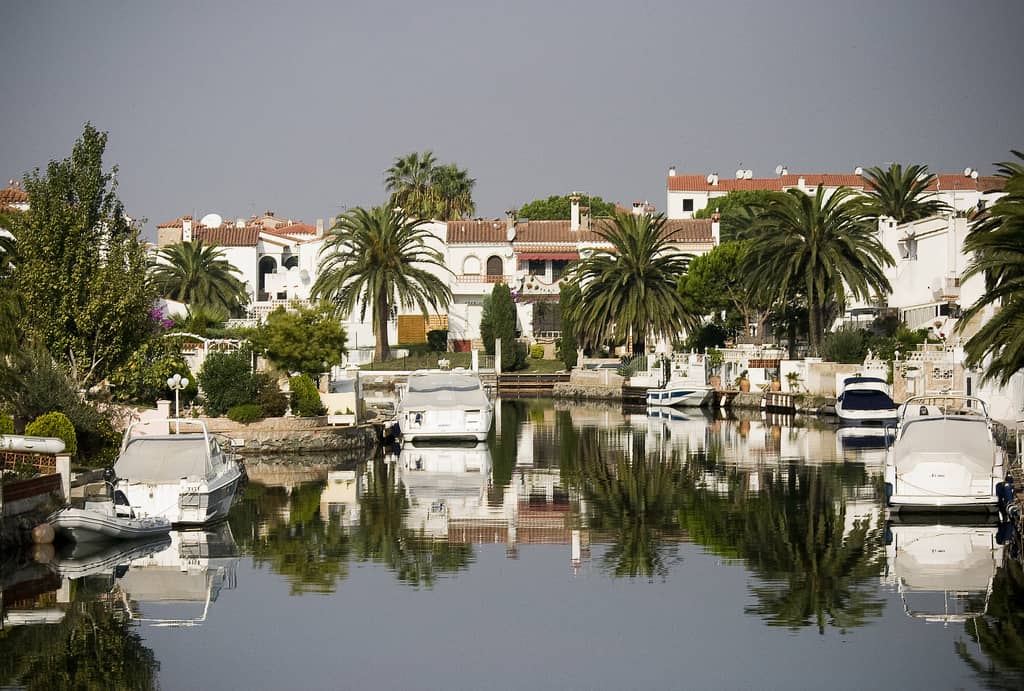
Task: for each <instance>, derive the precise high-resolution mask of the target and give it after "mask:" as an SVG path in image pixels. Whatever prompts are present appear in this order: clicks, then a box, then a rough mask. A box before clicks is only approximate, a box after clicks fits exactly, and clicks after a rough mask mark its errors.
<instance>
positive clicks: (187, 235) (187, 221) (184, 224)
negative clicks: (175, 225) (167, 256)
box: [181, 218, 192, 242]
mask: <svg viewBox="0 0 1024 691" xmlns="http://www.w3.org/2000/svg"><path fill="white" fill-rule="evenodd" d="M181 241H182V242H192V219H191V218H184V219H182V221H181Z"/></svg>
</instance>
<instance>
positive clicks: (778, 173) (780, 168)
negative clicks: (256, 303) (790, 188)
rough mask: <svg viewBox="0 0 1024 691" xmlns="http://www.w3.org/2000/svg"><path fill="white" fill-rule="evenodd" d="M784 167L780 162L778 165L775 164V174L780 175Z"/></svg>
mask: <svg viewBox="0 0 1024 691" xmlns="http://www.w3.org/2000/svg"><path fill="white" fill-rule="evenodd" d="M785 169H786V167H785V166H784V165H782V164H781V163H780V164H779V165H777V166H775V174H776V175H782V171H784V170H785Z"/></svg>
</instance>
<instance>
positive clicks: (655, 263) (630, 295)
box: [569, 214, 698, 353]
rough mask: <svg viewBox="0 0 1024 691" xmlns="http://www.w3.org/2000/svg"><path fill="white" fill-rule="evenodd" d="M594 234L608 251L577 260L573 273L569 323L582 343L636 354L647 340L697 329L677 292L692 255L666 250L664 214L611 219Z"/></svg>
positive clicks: (682, 298) (668, 234)
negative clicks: (622, 344) (611, 343)
mask: <svg viewBox="0 0 1024 691" xmlns="http://www.w3.org/2000/svg"><path fill="white" fill-rule="evenodd" d="M595 233H596V234H597V235H598V236H599V237H600V238H602V239H603V240H604V241H605V242H608V243H610V244H611V246H612V247H611V249H610V250H604V249H601V250H597V251H596V252H594V253H593V254H591V255H590V256H588V257H586V258H584V259H582V260H580V262H579V263H578V264H577V265H576V268H575V269H574V272H573V275H574V278H575V280H576V281H577V283H578V284H579V286H580V300H579V301H578V302H577V303H576V304H574V305H572V306H571V307H570V309H569V318H570V319H571V320H572V322H573V323H574V324H576V325H577V329H578V334H579V336H580V337H581V339H582V340H583V341H584V342H586V343H588V344H589V345H591V346H594V345H597V344H599V343H600V342H601V341H603V340H604V339H606V338H608V337H612V338H614V339H616V340H626V339H629V340H630V341H631V343H632V346H633V352H634V353H640V352H642V351H643V349H644V343H645V342H646V339H647V337H648V336H655V337H667V338H672V337H674V336H676V335H677V334H678V333H679V332H680V331H682V330H683V328H685V327H692V326H695V325H696V324H697V321H698V320H697V316H696V315H694V314H692V313H691V312H690V311H689V310H688V309H687V302H686V300H685V298H684V297H683V296H682V295H681V294H680V293H679V291H677V290H676V285H677V283H678V281H679V277H680V276H682V275H683V274H685V273H686V267H687V264H688V263H689V260H690V259H691V255H688V254H684V253H682V252H679V251H676V250H675V249H674V248H673V247H672V246H671V245H670V244H669V243H670V240H669V236H670V232H669V231H668V228H667V226H666V224H665V216H664V215H663V214H659V215H657V216H648V215H646V214H645V215H639V216H637V215H633V214H616V215H615V217H614V218H613V219H612V222H611V223H610V224H607V223H606V224H602V225H600V226H598V227H597V229H596V231H595Z"/></svg>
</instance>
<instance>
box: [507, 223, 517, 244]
mask: <svg viewBox="0 0 1024 691" xmlns="http://www.w3.org/2000/svg"><path fill="white" fill-rule="evenodd" d="M505 238H506V239H507V240H508V241H509V242H512V241H513V240H515V239H516V227H515V226H512V227H511V228H509V229H508V232H507V233H505Z"/></svg>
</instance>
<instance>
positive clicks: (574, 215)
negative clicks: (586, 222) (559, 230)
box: [569, 194, 580, 230]
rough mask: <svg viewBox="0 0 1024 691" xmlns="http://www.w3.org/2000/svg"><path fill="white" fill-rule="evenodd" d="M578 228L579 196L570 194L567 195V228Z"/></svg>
mask: <svg viewBox="0 0 1024 691" xmlns="http://www.w3.org/2000/svg"><path fill="white" fill-rule="evenodd" d="M579 229H580V196H579V195H578V194H572V195H570V196H569V230H579Z"/></svg>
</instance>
